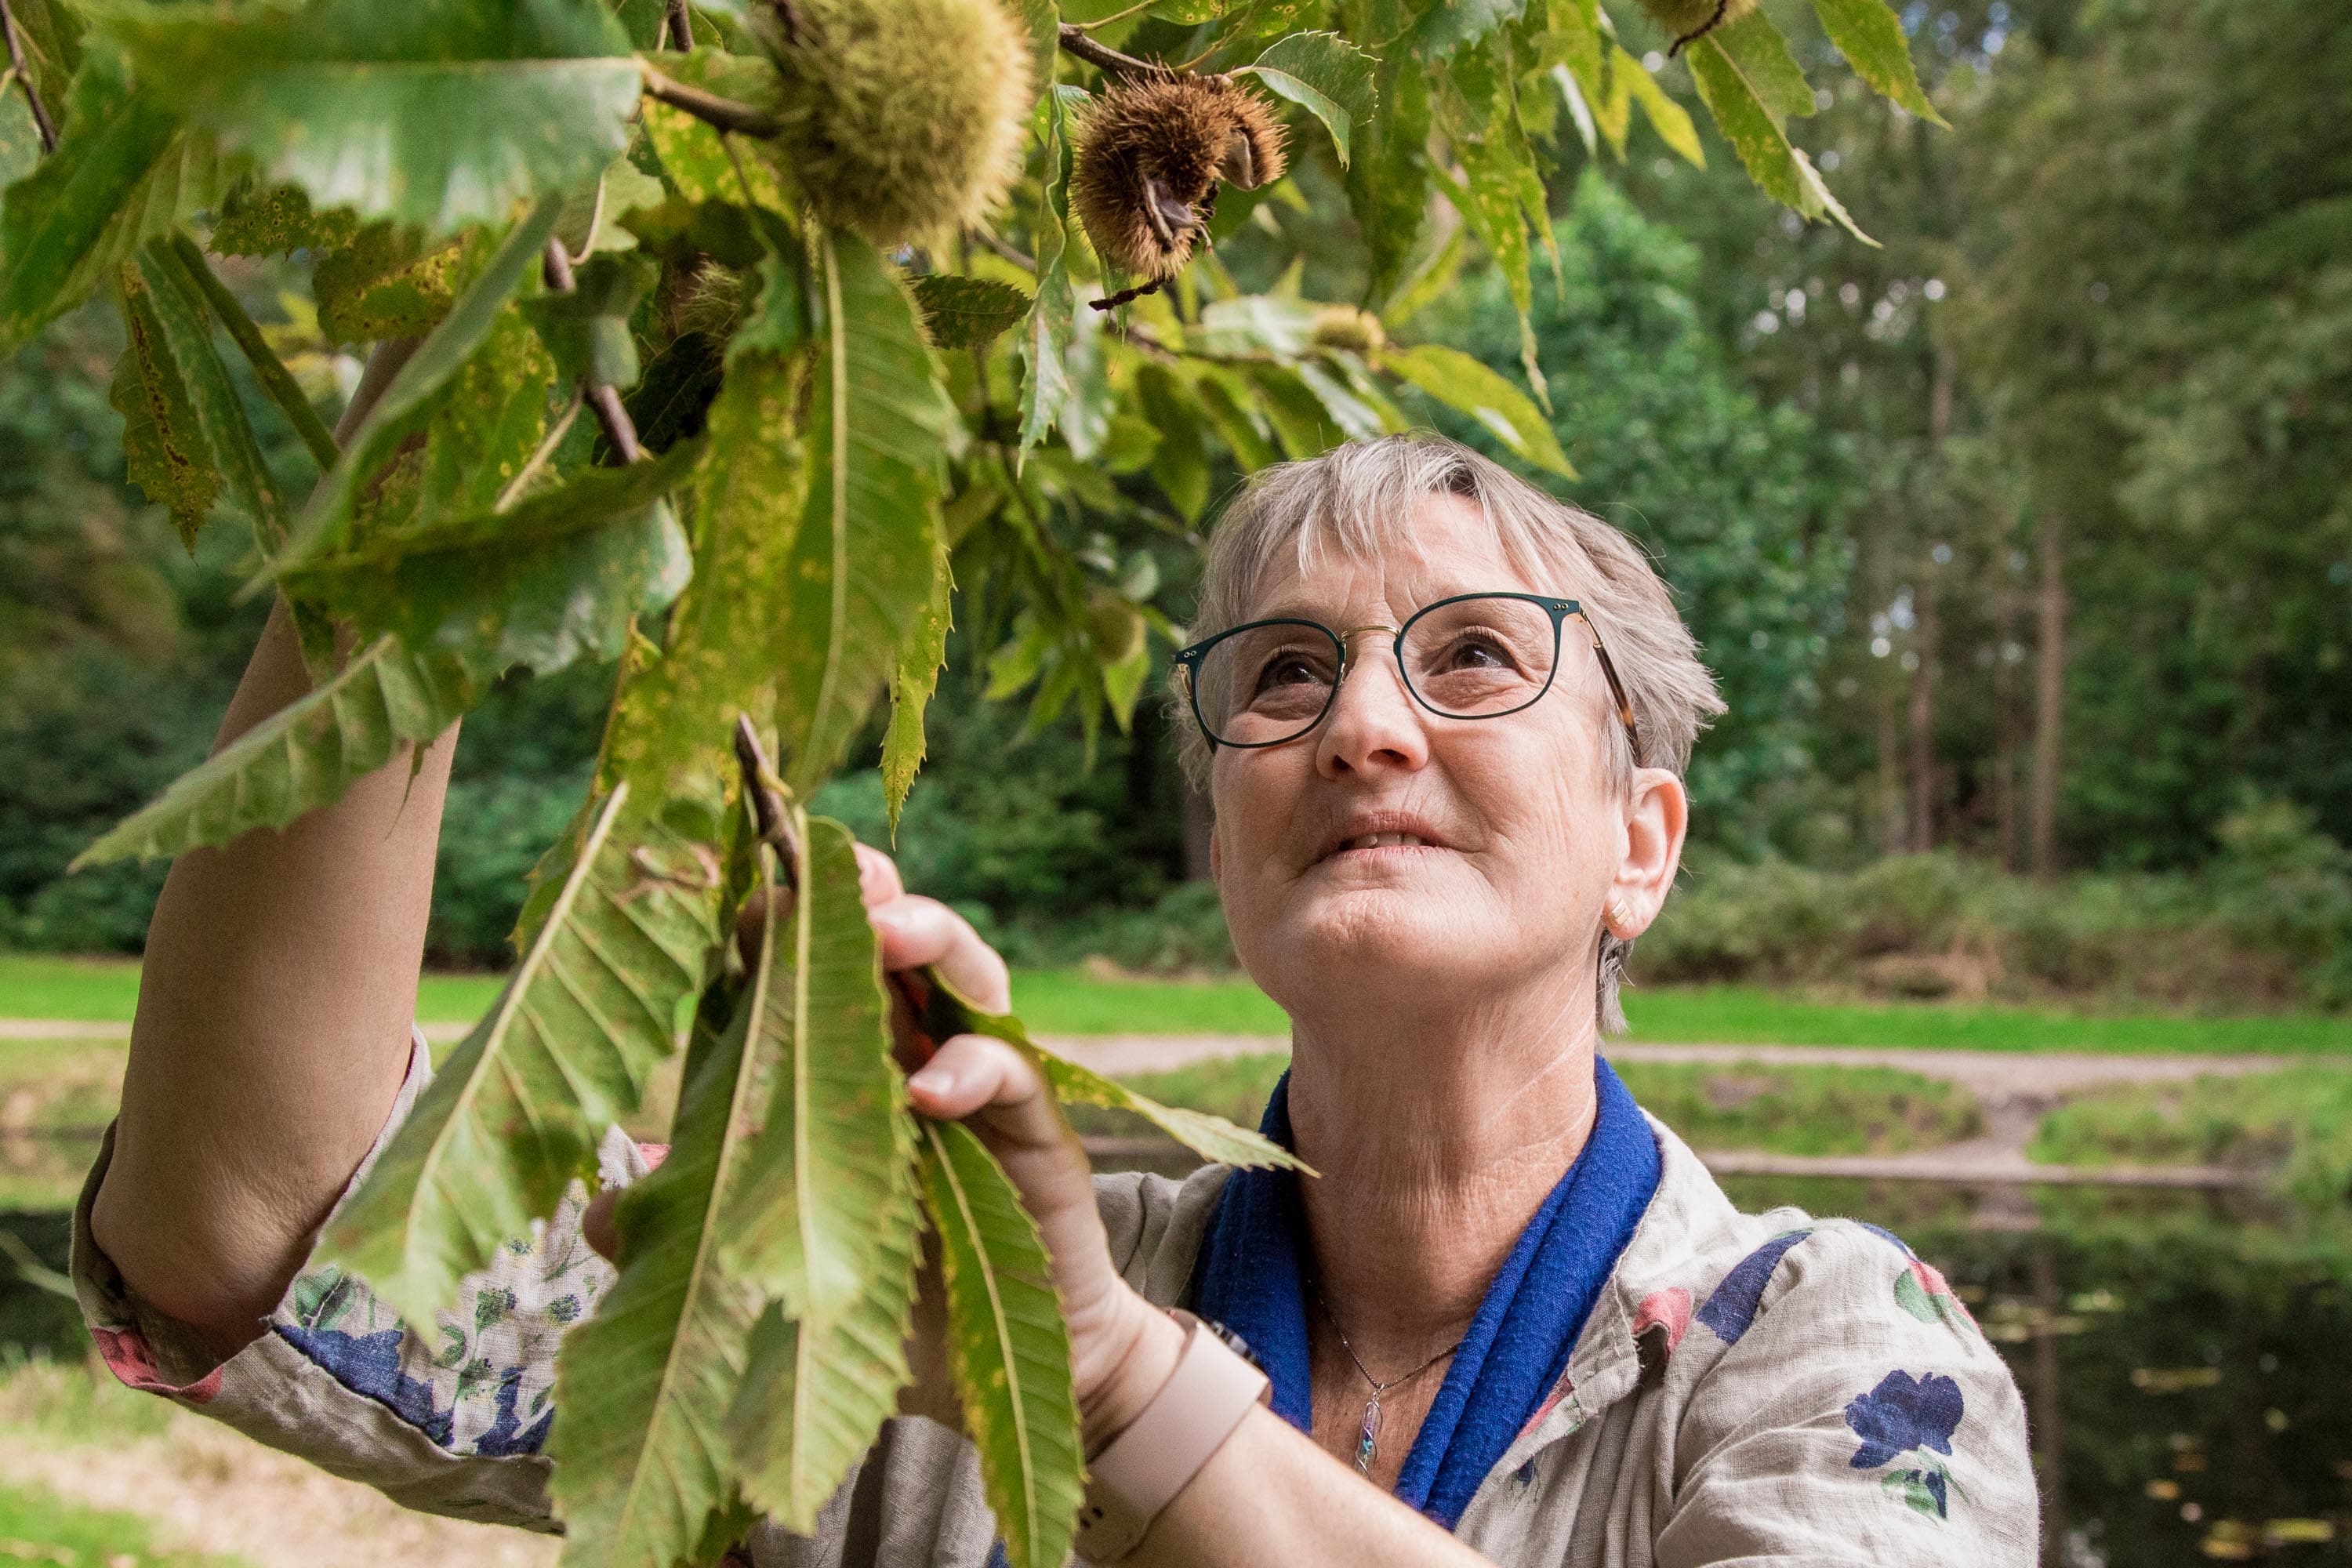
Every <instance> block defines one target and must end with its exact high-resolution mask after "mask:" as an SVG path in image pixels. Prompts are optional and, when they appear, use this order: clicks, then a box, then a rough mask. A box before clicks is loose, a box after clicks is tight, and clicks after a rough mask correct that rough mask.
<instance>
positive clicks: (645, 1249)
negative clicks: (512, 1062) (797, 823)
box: [547, 857, 772, 1568]
mask: <svg viewBox="0 0 2352 1568" xmlns="http://www.w3.org/2000/svg"><path fill="white" fill-rule="evenodd" d="M763 860H764V857H763ZM771 944H772V939H771V941H770V942H763V948H762V956H763V957H764V956H765V949H766V946H768V945H771ZM767 974H768V970H767V966H766V965H765V964H764V963H761V964H759V965H756V966H755V967H754V968H753V970H752V972H751V976H750V980H749V984H748V985H747V987H746V989H745V992H744V994H743V995H742V996H741V997H740V999H739V1001H738V1004H737V1006H736V1009H735V1015H734V1017H733V1019H732V1021H731V1022H730V1024H729V1025H728V1026H727V1027H726V1029H725V1030H724V1031H723V1032H722V1033H719V1034H718V1035H715V1036H713V1035H709V1034H708V1033H705V1034H701V1035H698V1037H697V1038H696V1041H695V1043H694V1047H693V1048H692V1050H691V1052H690V1053H689V1055H688V1067H687V1073H686V1081H685V1086H684V1088H683V1089H681V1091H680V1093H679V1096H678V1106H677V1116H676V1117H675V1118H674V1120H673V1121H672V1123H671V1135H670V1146H669V1155H668V1157H667V1159H665V1160H664V1161H663V1162H662V1163H661V1164H660V1165H659V1166H657V1167H656V1169H655V1170H654V1171H653V1172H652V1173H650V1174H648V1175H647V1176H646V1177H645V1178H644V1179H643V1180H641V1181H639V1182H638V1183H636V1184H635V1185H634V1186H632V1187H630V1188H629V1189H628V1191H627V1192H625V1193H624V1194H622V1196H621V1199H620V1201H619V1203H618V1205H616V1206H615V1208H614V1213H613V1222H614V1235H615V1237H616V1238H617V1239H618V1241H619V1244H620V1245H619V1258H618V1262H619V1264H620V1275H619V1278H617V1279H614V1282H613V1286H612V1289H609V1290H608V1291H606V1292H605V1294H604V1300H602V1301H600V1302H598V1303H597V1307H596V1315H595V1317H593V1319H591V1320H590V1321H587V1322H585V1323H583V1324H582V1325H581V1326H580V1327H578V1328H577V1329H574V1330H573V1331H572V1332H571V1333H570V1334H568V1335H566V1336H565V1338H564V1342H563V1346H562V1355H561V1358H560V1359H559V1360H558V1362H557V1363H556V1379H555V1427H554V1430H553V1431H552V1432H551V1433H550V1434H549V1436H548V1443H547V1453H548V1457H549V1458H551V1459H553V1460H554V1461H555V1468H554V1472H553V1474H552V1475H551V1477H550V1478H549V1483H548V1490H549V1493H550V1495H551V1498H552V1500H553V1501H554V1504H555V1512H556V1517H557V1518H559V1519H561V1520H562V1521H563V1526H564V1545H563V1559H562V1560H563V1563H565V1564H566V1568H670V1564H672V1563H677V1562H679V1561H682V1560H689V1561H690V1560H694V1559H693V1558H692V1555H691V1554H692V1553H693V1552H694V1550H695V1547H696V1544H697V1542H698V1540H699V1539H700V1537H701V1536H702V1534H703V1533H704V1522H705V1521H706V1520H708V1519H709V1518H710V1516H711V1515H712V1514H713V1513H714V1512H719V1511H721V1510H723V1509H724V1505H725V1503H726V1500H727V1498H728V1494H729V1491H730V1486H731V1477H732V1465H731V1463H730V1458H729V1456H728V1453H727V1448H726V1444H725V1441H724V1438H723V1436H722V1433H723V1428H724V1424H725V1421H726V1416H727V1412H728V1410H729V1409H730V1407H731V1406H732V1405H733V1404H734V1402H735V1399H736V1396H737V1394H739V1393H740V1391H741V1389H742V1386H743V1370H744V1363H745V1361H746V1359H747V1357H748V1354H749V1347H750V1341H751V1325H752V1322H753V1321H754V1320H755V1319H756V1318H757V1317H758V1315H759V1310H760V1307H761V1295H760V1292H759V1291H758V1289H755V1288H754V1287H753V1285H752V1284H751V1282H750V1281H749V1280H746V1279H742V1278H740V1277H739V1276H738V1275H736V1274H735V1273H734V1272H732V1271H731V1270H730V1269H729V1268H726V1267H725V1265H724V1264H723V1262H722V1261H721V1250H720V1249H721V1244H722V1242H723V1239H724V1237H726V1234H727V1231H726V1226H725V1225H724V1223H723V1222H722V1220H721V1218H720V1214H721V1209H722V1205H723V1203H724V1196H723V1194H726V1193H727V1192H728V1191H729V1190H730V1187H731V1185H732V1184H733V1181H734V1173H735V1172H736V1170H737V1169H738V1167H739V1166H740V1163H741V1162H742V1161H743V1159H744V1158H745V1157H746V1156H747V1155H748V1154H749V1153H750V1152H751V1143H752V1139H751V1133H752V1132H754V1131H756V1129H755V1128H748V1127H745V1126H743V1125H741V1123H740V1121H739V1118H738V1114H737V1113H738V1111H739V1110H740V1107H741V1105H742V1103H743V1100H744V1099H745V1096H746V1091H747V1089H748V1087H749V1079H750V1078H751V1075H752V1073H753V1072H754V1071H755V1070H756V1069H755V1068H754V1067H753V1065H752V1064H753V1058H754V1052H753V1050H752V1048H751V1032H752V1029H753V1027H754V1026H755V1023H756V1020H757V1019H758V1018H759V1016H760V1015H761V992H762V991H763V989H764V988H765V986H766V984H767Z"/></svg>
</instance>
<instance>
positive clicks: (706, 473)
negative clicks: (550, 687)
mask: <svg viewBox="0 0 2352 1568" xmlns="http://www.w3.org/2000/svg"><path fill="white" fill-rule="evenodd" d="M799 368H800V367H799V364H798V362H796V361H793V360H788V359H783V358H781V357H778V356H773V355H769V354H761V353H747V354H742V355H739V356H738V357H737V358H736V359H735V361H734V362H733V363H732V364H731V365H730V367H729V369H728V372H727V380H726V384H725V385H724V386H723V387H722V388H721V390H720V392H719V397H718V400H717V401H716V402H714V403H713V404H712V405H710V414H709V426H708V430H709V444H710V445H709V449H710V451H711V453H712V454H713V458H714V459H715V460H713V461H711V462H709V463H708V464H706V465H705V467H704V469H703V477H702V481H701V484H700V487H699V490H698V495H697V497H696V511H695V523H694V537H695V555H694V577H693V581H692V582H691V583H689V584H688V586H687V590H686V595H685V597H684V598H683V599H681V600H680V601H679V603H678V605H677V608H676V609H674V610H673V611H671V613H670V617H669V637H668V642H667V646H666V647H663V648H661V649H659V650H657V651H656V652H655V653H654V654H653V655H652V656H651V657H650V658H632V660H631V661H630V667H629V669H628V671H627V673H626V675H625V677H624V679H623V680H622V684H621V690H620V695H619V697H618V698H617V699H616V700H615V703H614V716H613V721H612V723H611V725H610V726H609V727H608V729H607V730H606V731H605V737H604V754H603V756H602V757H601V759H600V760H599V763H598V765H597V773H598V777H599V779H600V781H601V787H604V788H610V787H612V786H613V785H614V784H617V783H619V782H621V781H623V780H626V781H627V782H628V783H629V784H630V785H631V787H632V788H634V789H635V790H636V791H637V792H638V794H639V795H642V796H645V797H646V798H648V799H652V800H658V801H664V802H670V803H677V802H681V801H693V802H696V803H698V808H699V809H702V810H704V811H706V812H707V813H708V814H709V816H710V818H711V820H712V821H713V822H714V823H716V822H718V821H719V820H720V819H721V817H722V816H723V813H724V806H725V803H727V802H730V801H731V800H732V799H733V798H734V787H735V777H736V767H735V759H734V753H733V751H732V750H731V741H730V738H731V736H732V735H733V733H734V729H735V721H736V720H737V719H738V718H740V717H741V716H743V715H745V714H749V715H751V718H752V720H753V721H754V722H755V723H757V724H760V725H761V726H765V725H766V724H767V723H768V722H769V721H770V719H771V716H772V714H773V712H774V710H775V706H776V684H777V680H778V678H779V673H780V671H781V670H782V667H783V659H784V657H785V655H784V652H783V648H784V643H783V624H784V616H785V605H786V602H787V599H788V597H789V595H790V591H791V577H790V573H791V572H792V569H793V544H794V541H795V540H796V539H797V538H798V537H799V532H800V527H801V518H802V515H803V510H804V499H805V491H806V487H807V483H808V466H807V462H806V459H805V457H804V454H803V450H802V447H801V444H800V440H799V437H798V435H797V432H799V431H800V429H801V424H802V418H803V407H802V404H801V402H800V394H799V391H798V378H797V377H796V374H795V373H796V371H798V370H799Z"/></svg>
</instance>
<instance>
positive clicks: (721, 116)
mask: <svg viewBox="0 0 2352 1568" xmlns="http://www.w3.org/2000/svg"><path fill="white" fill-rule="evenodd" d="M0 4H5V0H0ZM637 68H638V69H639V70H640V71H641V72H643V73H644V76H645V85H646V97H647V98H650V99H655V100H659V101H660V102H663V103H667V104H668V105H669V106H670V107H671V108H672V109H682V110H686V111H687V112H688V114H691V115H693V116H694V117H695V118H696V119H697V120H699V121H704V122H706V123H707V124H711V125H716V126H717V127H719V130H721V131H738V132H742V133H743V134H744V135H746V136H757V137H759V138H761V140H763V141H764V140H766V139H767V138H769V137H772V136H774V135H775V134H776V133H777V132H780V131H782V129H783V121H781V120H778V119H777V118H776V117H775V116H774V115H772V114H771V113H769V112H768V111H767V110H764V109H754V108H753V107H752V106H751V105H750V104H748V103H738V102H736V101H735V100H733V99H731V98H721V97H719V95H718V94H717V93H715V92H705V91H704V90H703V89H700V88H698V87H688V85H687V84H686V83H684V82H682V81H679V80H677V79H675V78H673V77H668V76H665V75H663V74H662V73H661V72H660V71H658V70H656V69H655V68H653V67H652V66H650V65H647V64H646V62H645V61H643V60H639V61H638V62H637Z"/></svg>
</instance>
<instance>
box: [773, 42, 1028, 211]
mask: <svg viewBox="0 0 2352 1568" xmlns="http://www.w3.org/2000/svg"><path fill="white" fill-rule="evenodd" d="M751 19H752V21H753V23H754V28H755V31H756V33H757V35H758V37H760V40H761V43H762V44H764V45H765V46H766V47H767V49H768V52H769V54H770V55H771V56H772V58H774V60H775V62H776V68H777V69H778V71H779V72H780V73H781V74H782V79H783V80H782V94H781V104H782V107H781V117H782V121H783V126H782V131H781V132H779V133H778V135H777V136H776V138H775V140H774V141H773V142H771V143H768V145H769V146H770V147H771V148H772V151H773V153H774V154H775V155H776V156H777V157H778V159H779V160H780V161H781V162H782V163H783V165H784V166H785V168H786V169H787V171H788V172H789V173H790V174H791V176H792V178H793V181H794V183H795V184H797V185H798V186H799V188H800V190H801V193H802V195H804V196H806V197H807V198H808V200H809V202H810V204H811V205H814V207H815V208H816V210H817V213H818V216H821V217H823V218H824V220H825V221H826V222H828V223H832V224H837V225H840V226H843V227H845V228H853V229H856V231H857V232H858V233H860V234H863V235H864V236H866V238H868V239H870V240H872V241H874V243H876V244H877V245H880V246H885V247H888V246H895V245H903V244H908V243H938V242H940V241H944V240H946V239H947V238H949V237H951V236H953V235H955V234H956V233H958V232H960V231H961V230H962V229H965V228H969V227H972V226H977V225H979V224H980V223H981V222H982V221H983V220H984V219H986V218H987V216H989V214H990V213H992V211H994V210H995V209H996V208H997V207H998V206H1000V205H1003V201H1004V197H1005V194H1006V193H1007V192H1008V191H1009V190H1011V189H1012V186H1013V181H1014V180H1015V179H1016V178H1018V177H1019V175H1020V173H1021V146H1022V141H1023V138H1024V134H1025V133H1026V130H1027V125H1028V118H1029V106H1030V102H1031V98H1032V95H1031V91H1030V49H1029V39H1028V37H1027V35H1026V34H1024V32H1022V31H1021V30H1020V29H1019V28H1017V27H1016V26H1014V25H1013V19H1012V17H1011V16H1008V15H1007V14H1006V13H1005V11H1004V8H1003V5H1001V4H999V3H998V0H768V3H767V4H766V5H755V6H753V7H752V8H751Z"/></svg>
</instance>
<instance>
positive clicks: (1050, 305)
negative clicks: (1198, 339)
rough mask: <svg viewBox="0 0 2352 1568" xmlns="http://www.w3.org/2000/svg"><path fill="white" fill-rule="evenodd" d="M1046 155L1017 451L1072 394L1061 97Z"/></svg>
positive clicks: (1030, 443)
mask: <svg viewBox="0 0 2352 1568" xmlns="http://www.w3.org/2000/svg"><path fill="white" fill-rule="evenodd" d="M1068 141H1069V136H1068V132H1067V130H1066V126H1065V123H1064V120H1063V113H1062V95H1061V94H1060V93H1058V92H1048V93H1046V94H1045V138H1044V151H1045V182H1044V184H1043V185H1042V187H1041V188H1040V190H1039V193H1038V197H1037V216H1036V217H1035V219H1034V221H1033V222H1032V224H1031V225H1030V242H1031V244H1032V245H1033V246H1034V247H1035V248H1036V252H1037V295H1036V298H1035V299H1034V300H1032V301H1031V302H1030V306H1029V320H1028V321H1027V322H1026V323H1025V324H1024V326H1023V327H1022V329H1021V340H1020V353H1021V363H1022V364H1023V366H1024V375H1023V377H1022V383H1021V441H1020V449H1021V450H1022V451H1024V452H1025V451H1027V450H1028V449H1029V448H1030V447H1034V446H1035V445H1036V444H1037V443H1038V442H1040V441H1043V440H1044V439H1045V433H1046V432H1047V431H1048V430H1051V429H1052V428H1053V427H1054V422H1055V420H1056V419H1058V418H1060V417H1061V415H1062V405H1063V404H1064V403H1065V402H1066V401H1067V400H1068V398H1069V395H1070V378H1069V373H1068V370H1067V368H1066V365H1065V363H1064V361H1065V359H1066V356H1067V355H1068V353H1069V352H1070V339H1071V335H1072V333H1073V331H1075V328H1074V327H1073V324H1072V318H1073V317H1074V316H1076V314H1077V309H1078V300H1077V294H1076V290H1075V289H1072V288H1071V286H1070V268H1069V259H1068V247H1069V241H1068V238H1067V226H1068V222H1069V211H1070V209H1069V184H1068V181H1069V146H1068Z"/></svg>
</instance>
